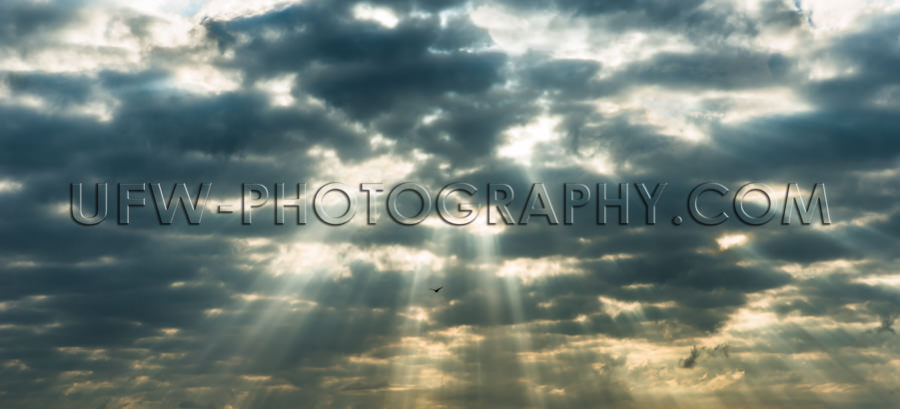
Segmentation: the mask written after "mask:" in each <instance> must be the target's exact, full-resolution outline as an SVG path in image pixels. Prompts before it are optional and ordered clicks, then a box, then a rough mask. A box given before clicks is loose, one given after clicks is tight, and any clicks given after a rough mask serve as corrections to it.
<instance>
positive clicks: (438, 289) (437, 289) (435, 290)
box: [430, 286, 444, 292]
mask: <svg viewBox="0 0 900 409" xmlns="http://www.w3.org/2000/svg"><path fill="white" fill-rule="evenodd" d="M441 288H444V286H440V287H438V288H431V289H430V290H431V291H434V292H438V291H441Z"/></svg>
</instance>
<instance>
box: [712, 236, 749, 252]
mask: <svg viewBox="0 0 900 409" xmlns="http://www.w3.org/2000/svg"><path fill="white" fill-rule="evenodd" d="M716 243H718V244H719V250H728V249H730V248H732V247H737V246H743V245H744V244H747V235H744V234H729V235H724V236H720V237H719V238H717V239H716Z"/></svg>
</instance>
